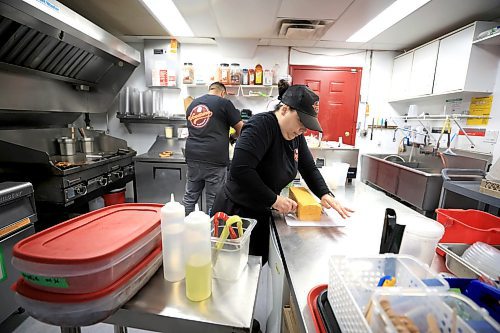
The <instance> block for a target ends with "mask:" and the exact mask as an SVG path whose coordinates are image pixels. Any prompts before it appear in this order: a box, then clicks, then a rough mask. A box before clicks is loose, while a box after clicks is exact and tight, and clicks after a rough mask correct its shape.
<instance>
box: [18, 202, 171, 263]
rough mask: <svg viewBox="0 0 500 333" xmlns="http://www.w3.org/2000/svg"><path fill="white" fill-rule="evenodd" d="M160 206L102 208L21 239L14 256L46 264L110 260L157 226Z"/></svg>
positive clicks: (126, 205)
mask: <svg viewBox="0 0 500 333" xmlns="http://www.w3.org/2000/svg"><path fill="white" fill-rule="evenodd" d="M161 207H162V205H161V204H130V203H129V204H121V205H114V206H109V207H105V208H102V209H99V210H96V211H93V212H90V213H87V214H84V215H81V216H78V217H76V218H73V219H71V220H68V221H66V222H63V223H60V224H58V225H55V226H53V227H51V228H49V229H46V230H44V231H42V232H39V233H36V234H34V235H32V236H30V237H27V238H25V239H23V240H22V241H20V242H18V243H17V244H16V245H15V246H14V250H13V255H14V256H15V257H17V258H19V259H23V260H26V261H31V262H37V263H45V264H56V265H57V264H60V265H61V264H82V263H92V262H95V261H99V260H103V259H106V258H110V257H113V256H114V255H116V254H118V253H120V252H122V251H124V250H126V249H127V248H128V247H130V246H131V245H132V244H134V243H136V242H138V241H140V240H141V238H143V237H145V236H146V235H148V234H149V233H151V232H152V231H153V230H154V229H155V228H158V227H159V226H160V209H161Z"/></svg>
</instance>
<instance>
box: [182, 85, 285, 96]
mask: <svg viewBox="0 0 500 333" xmlns="http://www.w3.org/2000/svg"><path fill="white" fill-rule="evenodd" d="M185 86H186V87H187V88H204V89H207V87H208V86H209V85H208V84H185ZM225 86H226V90H227V94H228V95H229V96H240V97H261V98H262V97H264V98H269V97H272V96H273V91H274V89H275V88H278V86H277V85H272V86H265V85H254V84H252V85H243V84H241V85H229V84H228V85H225Z"/></svg>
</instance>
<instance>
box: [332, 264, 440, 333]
mask: <svg viewBox="0 0 500 333" xmlns="http://www.w3.org/2000/svg"><path fill="white" fill-rule="evenodd" d="M387 275H390V276H392V277H395V278H396V285H395V286H394V287H390V288H387V287H377V285H378V282H379V280H380V279H381V278H382V277H384V276H387ZM381 289H382V290H388V291H389V292H394V293H401V292H403V291H407V290H430V289H434V290H439V291H446V290H448V289H449V285H448V282H446V280H445V279H444V278H442V277H440V276H438V275H436V274H434V273H433V272H431V271H430V270H429V268H428V266H426V265H424V264H422V263H420V262H419V261H418V260H417V259H415V258H414V257H411V256H405V255H399V254H398V255H396V254H383V255H377V256H371V257H350V256H333V257H332V258H331V259H330V261H329V283H328V301H329V302H330V305H331V307H332V309H333V312H334V313H335V317H336V318H337V321H338V323H339V326H340V328H341V329H342V332H344V333H346V332H348V333H349V332H370V331H371V330H370V327H369V324H368V322H367V321H366V319H365V315H364V314H365V311H366V309H367V306H368V304H369V301H370V298H371V297H372V294H373V293H374V292H375V291H376V290H381Z"/></svg>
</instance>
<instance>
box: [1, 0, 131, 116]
mask: <svg viewBox="0 0 500 333" xmlns="http://www.w3.org/2000/svg"><path fill="white" fill-rule="evenodd" d="M139 64H140V53H139V52H138V51H137V50H135V49H134V48H132V47H130V46H129V45H127V44H125V43H124V42H122V41H121V40H119V39H118V38H116V37H114V36H112V35H111V34H109V33H108V32H106V31H104V30H103V29H101V28H99V27H98V26H96V25H95V24H93V23H92V22H90V21H88V20H86V19H85V18H83V17H82V16H80V15H78V14H77V13H75V12H73V11H72V10H70V9H69V8H67V7H65V6H64V5H62V4H60V3H59V2H57V1H54V0H0V113H2V112H3V113H4V114H6V113H12V112H13V111H16V113H17V111H24V112H28V113H29V112H38V114H40V112H64V113H67V112H90V113H97V112H106V111H107V110H108V108H109V106H110V105H111V103H112V102H113V99H114V98H115V97H116V95H117V94H118V92H119V91H120V89H121V88H122V86H123V85H124V84H125V82H126V81H127V79H128V78H129V76H130V75H131V74H132V72H133V71H134V69H135V68H136V67H137V66H138V65H139ZM1 118H2V117H1V115H0V119H1Z"/></svg>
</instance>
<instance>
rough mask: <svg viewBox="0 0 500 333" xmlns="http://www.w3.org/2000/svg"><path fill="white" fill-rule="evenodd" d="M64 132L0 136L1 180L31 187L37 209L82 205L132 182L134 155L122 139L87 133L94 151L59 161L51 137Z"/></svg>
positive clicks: (6, 134) (0, 134)
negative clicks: (94, 148) (92, 142)
mask: <svg viewBox="0 0 500 333" xmlns="http://www.w3.org/2000/svg"><path fill="white" fill-rule="evenodd" d="M67 131H68V129H66V128H65V129H30V130H16V131H11V130H6V131H0V151H5V152H8V154H0V155H1V156H0V174H1V178H4V179H6V180H16V181H29V182H31V183H32V184H33V187H34V190H35V200H36V202H37V207H38V206H39V205H47V204H50V205H59V206H62V207H69V206H72V205H75V204H78V203H86V202H88V201H89V200H91V199H94V198H96V197H97V196H100V195H102V194H104V193H107V192H109V191H110V190H113V189H116V188H119V187H124V186H125V185H126V183H127V182H129V181H132V180H133V178H134V165H133V161H132V158H133V157H134V156H135V155H136V152H135V151H134V150H133V149H131V148H128V147H127V144H126V142H125V141H124V140H121V139H118V138H114V137H111V136H109V135H105V134H102V133H100V132H93V131H87V135H94V136H95V142H96V152H93V153H91V154H84V153H76V154H74V155H70V156H63V155H60V154H59V151H58V145H57V141H56V138H58V137H61V136H64V135H68V133H67ZM19 132H22V133H21V134H20V133H19Z"/></svg>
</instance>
